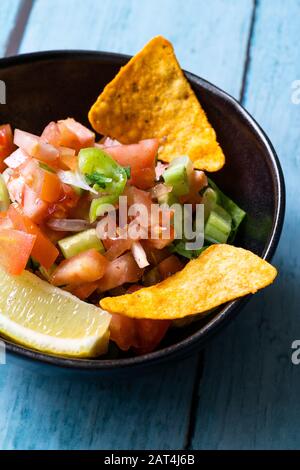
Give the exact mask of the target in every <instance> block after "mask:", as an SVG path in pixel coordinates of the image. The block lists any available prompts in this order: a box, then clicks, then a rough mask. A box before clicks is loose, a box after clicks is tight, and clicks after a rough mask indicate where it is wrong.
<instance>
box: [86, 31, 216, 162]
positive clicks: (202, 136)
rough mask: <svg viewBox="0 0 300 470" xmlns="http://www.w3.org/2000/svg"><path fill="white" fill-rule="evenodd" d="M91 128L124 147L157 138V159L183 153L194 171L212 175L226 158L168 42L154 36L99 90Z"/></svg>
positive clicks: (167, 160) (164, 158)
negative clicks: (208, 172) (210, 172)
mask: <svg viewBox="0 0 300 470" xmlns="http://www.w3.org/2000/svg"><path fill="white" fill-rule="evenodd" d="M89 120H90V123H91V125H92V126H93V128H94V129H95V130H96V131H97V132H99V133H100V134H103V135H106V136H109V137H112V138H114V139H117V140H119V141H120V142H121V143H123V144H131V143H136V142H138V141H140V140H143V139H150V138H154V137H156V138H159V139H160V143H161V147H160V149H159V154H158V157H159V158H160V159H161V160H163V161H165V162H170V161H171V160H173V159H174V158H176V157H178V156H181V155H188V156H189V157H190V159H191V160H192V161H193V162H194V167H195V168H197V169H199V170H207V171H217V170H219V169H220V168H222V166H223V165H224V163H225V157H224V154H223V151H222V149H221V147H220V146H219V144H218V142H217V140H216V133H215V131H214V129H213V128H212V126H211V125H210V123H209V122H208V119H207V117H206V114H205V112H204V110H203V109H202V107H201V105H200V103H199V101H198V99H197V97H196V95H195V93H194V92H193V90H192V88H191V87H190V85H189V83H188V81H187V79H186V78H185V76H184V74H183V72H182V70H181V68H180V65H179V63H178V61H177V59H176V56H175V53H174V49H173V47H172V44H171V43H170V42H169V41H167V40H166V39H165V38H163V37H162V36H157V37H155V38H153V39H152V40H151V41H150V42H149V43H148V44H147V45H146V46H145V47H144V48H143V49H142V50H141V51H140V52H139V53H138V54H137V55H135V56H134V57H133V58H132V59H131V60H130V61H129V62H128V63H127V64H126V65H125V66H124V67H122V68H121V70H120V71H119V73H118V74H117V75H116V77H115V78H114V79H113V80H112V81H111V82H110V83H109V84H108V85H107V86H106V87H105V88H104V90H103V92H102V93H101V95H100V96H99V97H98V99H97V101H96V103H95V104H94V105H93V106H92V108H91V109H90V112H89Z"/></svg>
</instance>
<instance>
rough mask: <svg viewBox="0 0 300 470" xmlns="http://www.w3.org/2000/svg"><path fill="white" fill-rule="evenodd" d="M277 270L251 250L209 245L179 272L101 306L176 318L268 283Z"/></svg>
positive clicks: (144, 315) (136, 315) (137, 314)
mask: <svg viewBox="0 0 300 470" xmlns="http://www.w3.org/2000/svg"><path fill="white" fill-rule="evenodd" d="M276 275H277V271H276V269H275V268H274V267H273V266H271V265H270V264H269V263H267V262H266V261H264V260H263V259H261V258H259V257H258V256H256V255H255V254H253V253H251V251H248V250H244V249H243V248H237V247H234V246H231V245H222V244H220V245H212V246H210V247H209V248H207V249H206V250H205V251H204V252H203V253H202V254H201V255H200V256H199V258H197V259H195V260H192V261H190V262H189V263H188V264H187V265H186V266H185V267H184V268H183V269H182V271H179V272H177V273H176V274H174V275H173V276H171V277H169V278H167V279H165V280H164V281H162V282H160V283H159V284H156V285H154V286H151V287H145V288H143V289H140V290H138V291H136V292H134V293H132V294H126V295H121V296H119V297H106V298H104V299H102V300H101V301H100V305H101V307H102V308H103V309H105V310H108V311H109V312H111V313H119V314H121V315H125V316H128V317H133V318H152V319H161V320H163V319H165V320H167V319H168V320H175V319H176V318H183V317H186V316H188V315H194V314H196V313H198V314H199V313H204V312H207V311H208V310H210V309H212V308H215V307H218V306H219V305H222V304H223V303H225V302H228V301H230V300H233V299H236V298H238V297H242V296H244V295H247V294H254V293H255V292H256V291H257V290H259V289H262V288H263V287H266V286H267V285H269V284H271V283H272V282H273V280H274V279H275V277H276Z"/></svg>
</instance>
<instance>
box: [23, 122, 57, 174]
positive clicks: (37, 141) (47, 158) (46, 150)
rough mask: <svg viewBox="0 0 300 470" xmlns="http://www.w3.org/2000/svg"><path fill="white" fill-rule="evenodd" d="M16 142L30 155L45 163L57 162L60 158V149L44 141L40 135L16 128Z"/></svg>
mask: <svg viewBox="0 0 300 470" xmlns="http://www.w3.org/2000/svg"><path fill="white" fill-rule="evenodd" d="M14 143H15V144H16V145H17V146H18V147H21V149H23V150H25V152H27V153H28V154H29V155H31V156H32V157H34V158H37V159H38V160H41V161H43V162H45V163H49V164H50V165H51V164H55V163H56V162H57V161H58V159H59V150H58V149H57V148H56V147H54V146H53V145H51V144H48V143H47V142H44V141H43V140H42V139H41V138H40V137H38V136H37V135H34V134H30V133H29V132H25V131H21V130H20V129H16V130H15V134H14Z"/></svg>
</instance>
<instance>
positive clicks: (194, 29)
mask: <svg viewBox="0 0 300 470" xmlns="http://www.w3.org/2000/svg"><path fill="white" fill-rule="evenodd" d="M299 29H300V2H299V1H297V0H285V1H282V0H260V1H259V0H257V1H252V0H211V1H209V2H208V1H206V0H184V1H183V0H84V1H82V0H35V1H34V2H32V1H30V0H23V1H22V0H1V7H0V56H5V55H10V54H15V53H22V52H31V51H36V50H47V49H62V48H65V49H68V48H72V49H94V50H108V51H118V52H124V53H128V54H133V53H135V52H137V50H139V49H140V48H141V47H142V46H143V44H144V43H146V42H147V41H148V40H149V39H150V38H151V37H152V36H154V35H156V34H163V35H165V36H166V37H167V38H169V39H170V40H171V41H172V42H173V44H174V46H175V48H176V52H177V54H178V57H179V60H180V62H181V65H182V66H183V68H185V69H187V70H190V71H191V72H194V73H196V74H199V75H201V76H202V77H204V78H206V79H208V80H210V81H212V82H213V83H215V84H217V85H218V86H220V87H221V88H223V89H225V90H226V91H228V92H229V93H230V94H232V95H233V96H235V97H237V98H238V99H239V100H240V101H241V102H242V103H243V105H244V106H245V107H246V108H247V109H248V110H249V111H250V112H251V113H252V114H253V115H254V117H255V118H256V119H257V120H258V122H259V123H260V124H261V125H262V126H263V128H264V129H265V130H266V131H267V133H268V135H269V136H270V138H271V140H272V141H273V143H274V145H275V148H276V150H277V152H278V154H279V157H280V160H281V163H282V166H283V170H284V173H285V178H286V183H287V214H286V221H285V227H284V231H283V235H282V238H281V242H280V246H279V248H278V250H277V254H276V256H275V258H274V263H275V264H276V266H277V267H278V268H279V271H280V276H279V278H278V280H277V281H276V284H275V285H274V286H272V287H270V288H268V289H267V290H265V291H264V292H262V293H260V294H258V295H256V296H255V298H253V300H251V302H250V303H249V304H248V305H247V307H246V308H245V309H244V310H243V311H242V313H241V314H240V316H239V317H238V318H237V319H236V320H235V321H234V322H233V323H231V325H230V326H229V327H228V328H227V329H226V330H225V331H223V332H222V333H221V334H220V335H219V336H218V337H217V338H215V339H214V340H213V341H212V342H211V343H210V345H209V346H208V347H207V349H206V350H205V352H204V354H201V355H200V356H194V357H192V358H190V359H188V360H186V361H185V362H181V363H178V364H175V365H174V364H173V365H168V366H165V367H164V368H163V370H159V371H157V372H156V373H155V374H152V375H149V376H148V377H147V376H146V377H140V378H137V379H135V380H132V379H130V380H128V381H126V380H123V381H121V382H120V381H117V380H114V381H110V382H108V381H106V380H104V379H99V380H94V381H93V382H84V381H70V380H67V379H58V378H55V379H53V378H49V377H47V376H41V375H36V374H34V373H32V372H30V371H28V370H22V369H20V368H18V367H16V366H14V365H13V364H11V363H10V362H9V363H8V364H7V365H5V366H0V403H1V407H0V448H1V449H104V448H112V449H119V448H123V449H143V448H150V449H151V448H158V449H184V448H186V449H261V448H265V449H276V448H288V449H295V448H299V447H300V432H299V428H300V400H299V390H300V366H299V367H297V366H295V365H293V364H292V362H291V352H292V350H291V343H292V341H293V340H294V339H300V310H299V306H300V289H299V284H300V250H299V248H300V245H299V239H298V237H299V236H300V211H299V202H300V105H298V106H297V105H296V104H293V102H292V99H291V95H292V83H293V82H294V81H295V80H297V79H298V80H299V79H300V52H299V51H300V49H299ZM0 112H1V109H0ZM0 121H1V114H0ZM298 276H299V277H298Z"/></svg>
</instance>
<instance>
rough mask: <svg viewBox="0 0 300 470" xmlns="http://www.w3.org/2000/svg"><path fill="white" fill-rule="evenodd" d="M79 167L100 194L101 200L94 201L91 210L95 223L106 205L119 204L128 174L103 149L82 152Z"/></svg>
mask: <svg viewBox="0 0 300 470" xmlns="http://www.w3.org/2000/svg"><path fill="white" fill-rule="evenodd" d="M78 166H79V170H80V172H81V173H82V174H83V175H84V176H85V178H86V180H87V182H88V183H89V184H90V185H92V187H93V189H95V190H96V191H97V192H98V193H99V199H94V200H93V201H92V204H91V209H90V220H91V222H94V221H95V220H96V218H97V217H99V216H100V215H102V211H103V207H104V204H115V203H116V202H117V200H118V198H119V196H120V194H122V192H123V191H124V189H125V185H126V182H127V172H126V169H124V168H123V167H122V166H120V165H119V164H118V163H117V162H116V161H115V160H114V159H113V158H111V157H110V156H109V155H108V154H107V153H105V152H104V151H103V150H102V149H99V148H93V147H91V148H86V149H82V150H80V152H79V156H78ZM101 194H102V196H101ZM104 212H105V211H104Z"/></svg>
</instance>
